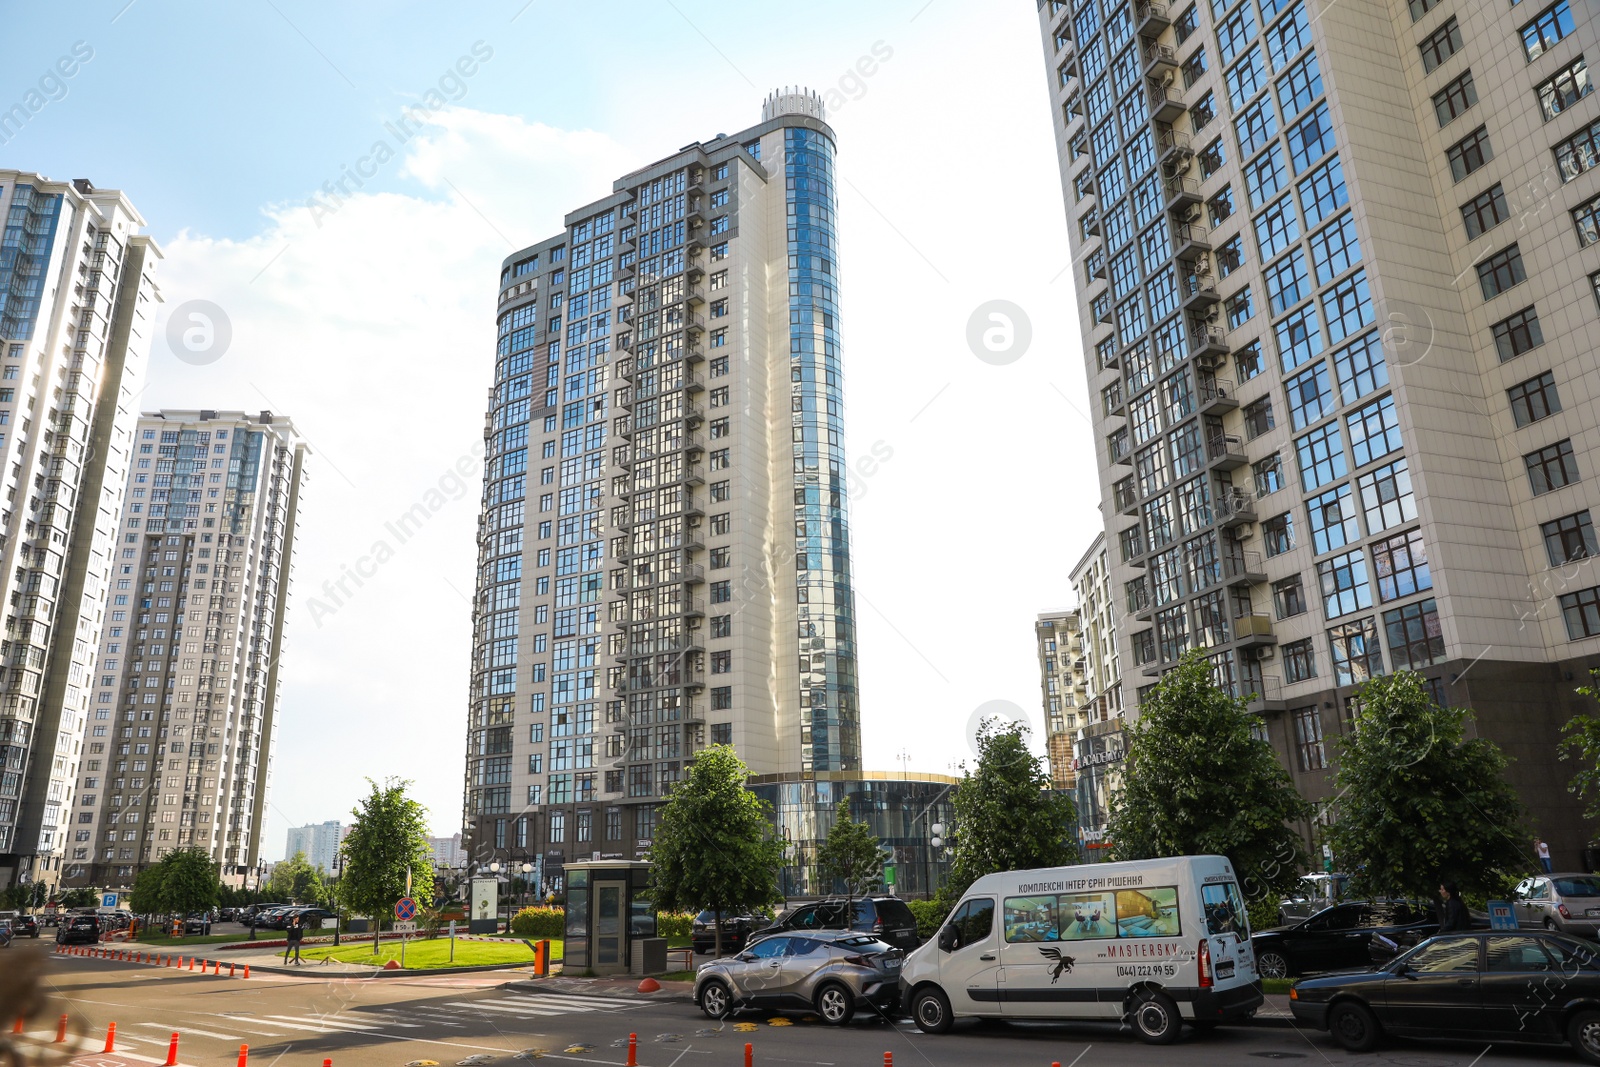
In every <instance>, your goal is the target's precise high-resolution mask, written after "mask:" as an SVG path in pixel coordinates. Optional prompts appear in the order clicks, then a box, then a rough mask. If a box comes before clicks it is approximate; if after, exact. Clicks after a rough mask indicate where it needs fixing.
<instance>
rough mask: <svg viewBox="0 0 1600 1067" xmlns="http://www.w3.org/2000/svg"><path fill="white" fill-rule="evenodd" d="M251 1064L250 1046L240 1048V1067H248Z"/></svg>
mask: <svg viewBox="0 0 1600 1067" xmlns="http://www.w3.org/2000/svg"><path fill="white" fill-rule="evenodd" d="M249 1062H250V1046H249V1045H240V1046H239V1067H248V1065H249Z"/></svg>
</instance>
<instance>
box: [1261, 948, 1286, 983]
mask: <svg viewBox="0 0 1600 1067" xmlns="http://www.w3.org/2000/svg"><path fill="white" fill-rule="evenodd" d="M1256 970H1257V971H1259V972H1261V977H1263V978H1287V977H1289V958H1288V957H1287V956H1285V955H1284V954H1283V953H1281V952H1277V951H1274V950H1272V949H1268V950H1267V951H1265V952H1258V953H1256Z"/></svg>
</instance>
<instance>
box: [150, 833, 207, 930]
mask: <svg viewBox="0 0 1600 1067" xmlns="http://www.w3.org/2000/svg"><path fill="white" fill-rule="evenodd" d="M158 866H159V867H160V868H161V872H162V873H161V896H160V900H161V907H160V908H159V909H158V910H161V911H170V912H175V913H177V914H179V915H188V914H189V913H190V912H196V911H210V910H211V909H212V908H214V907H216V904H217V898H218V896H220V895H221V892H222V879H221V878H219V877H218V876H217V865H216V864H215V863H213V862H212V861H211V854H210V853H209V852H207V851H206V850H204V849H201V848H180V849H174V850H173V851H171V852H169V853H167V854H166V856H164V857H163V858H162V860H161V863H160V864H159V865H158ZM136 910H137V909H136Z"/></svg>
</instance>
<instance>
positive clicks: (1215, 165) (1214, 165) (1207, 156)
mask: <svg viewBox="0 0 1600 1067" xmlns="http://www.w3.org/2000/svg"><path fill="white" fill-rule="evenodd" d="M1197 158H1198V159H1199V160H1200V177H1201V178H1202V179H1205V178H1209V177H1211V176H1212V175H1213V174H1215V173H1216V172H1217V171H1219V170H1221V169H1222V168H1223V167H1225V166H1227V164H1228V146H1227V145H1226V144H1224V143H1223V140H1222V138H1220V137H1218V138H1217V139H1216V140H1215V141H1212V142H1211V143H1210V144H1208V145H1206V146H1205V147H1204V148H1202V149H1201V150H1200V155H1199V156H1198V157H1197Z"/></svg>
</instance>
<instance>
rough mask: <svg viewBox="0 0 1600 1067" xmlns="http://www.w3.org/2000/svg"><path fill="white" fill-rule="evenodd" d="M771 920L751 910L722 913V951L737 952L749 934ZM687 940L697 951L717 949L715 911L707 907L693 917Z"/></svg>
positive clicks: (703, 951)
mask: <svg viewBox="0 0 1600 1067" xmlns="http://www.w3.org/2000/svg"><path fill="white" fill-rule="evenodd" d="M771 921H772V920H770V919H768V918H766V917H765V916H761V915H755V914H753V913H751V912H748V911H745V912H738V913H735V912H731V911H725V912H723V913H722V951H723V952H724V953H730V952H738V951H740V950H741V949H743V948H744V946H745V945H747V944H749V942H750V935H751V934H752V933H754V932H755V931H757V930H760V929H763V928H765V927H766V926H767V924H768V923H770V922H771ZM689 942H690V944H691V945H693V946H694V950H695V952H697V953H705V952H715V951H716V950H717V916H716V912H714V911H712V910H711V909H710V908H707V909H706V910H705V911H702V912H701V913H700V914H699V915H696V916H695V917H694V925H693V926H692V927H691V928H690V931H689Z"/></svg>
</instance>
